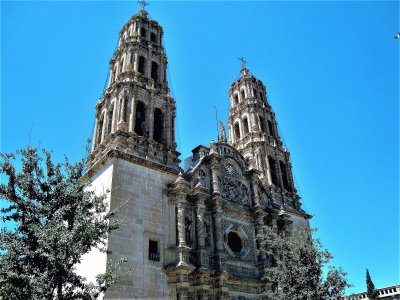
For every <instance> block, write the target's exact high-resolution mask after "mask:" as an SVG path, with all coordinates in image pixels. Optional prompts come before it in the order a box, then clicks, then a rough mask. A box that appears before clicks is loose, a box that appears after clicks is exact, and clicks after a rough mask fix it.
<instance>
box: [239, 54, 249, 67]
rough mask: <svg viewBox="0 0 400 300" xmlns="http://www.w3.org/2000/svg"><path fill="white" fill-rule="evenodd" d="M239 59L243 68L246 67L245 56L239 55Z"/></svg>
mask: <svg viewBox="0 0 400 300" xmlns="http://www.w3.org/2000/svg"><path fill="white" fill-rule="evenodd" d="M238 60H240V65H241V66H242V69H244V68H246V64H247V61H245V60H244V58H243V56H242V57H239V58H238Z"/></svg>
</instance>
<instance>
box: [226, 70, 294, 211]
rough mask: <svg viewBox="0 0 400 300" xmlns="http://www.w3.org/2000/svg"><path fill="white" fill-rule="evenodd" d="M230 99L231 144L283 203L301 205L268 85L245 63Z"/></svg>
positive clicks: (229, 124) (229, 126)
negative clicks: (252, 73) (256, 76)
mask: <svg viewBox="0 0 400 300" xmlns="http://www.w3.org/2000/svg"><path fill="white" fill-rule="evenodd" d="M229 97H230V110H229V116H228V128H229V134H230V144H231V145H232V146H233V147H235V148H236V149H237V150H238V151H239V152H240V153H241V154H242V155H243V157H244V159H245V161H246V162H247V164H248V165H249V167H250V168H253V169H256V170H258V171H259V172H260V173H259V177H260V179H261V181H262V182H263V184H264V185H265V186H266V187H270V188H271V189H272V191H273V194H274V195H275V197H276V198H279V199H280V202H282V204H288V203H287V202H293V203H292V204H293V205H294V206H298V205H300V202H299V199H300V198H299V197H298V196H297V194H296V189H295V187H294V181H293V177H292V165H291V163H290V153H289V152H288V151H287V150H286V148H284V147H283V146H282V145H283V144H282V141H281V138H280V136H279V132H278V127H277V122H276V119H275V113H274V112H273V111H272V108H271V106H270V105H269V103H268V98H267V90H266V87H265V85H264V84H263V83H262V81H261V80H259V79H257V78H255V77H254V76H252V75H251V74H250V72H249V69H248V68H247V67H246V66H245V65H244V64H242V69H241V71H240V78H239V79H238V80H236V81H235V82H233V83H232V84H231V86H230V88H229Z"/></svg>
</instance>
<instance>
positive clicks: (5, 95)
mask: <svg viewBox="0 0 400 300" xmlns="http://www.w3.org/2000/svg"><path fill="white" fill-rule="evenodd" d="M137 11H138V5H137V4H136V3H135V2H130V1H129V2H94V1H91V2H81V1H74V2H58V1H54V2H20V1H17V2H14V1H10V2H7V1H3V2H1V151H2V152H10V151H14V150H15V149H17V148H20V147H24V146H26V145H27V144H28V143H30V144H32V145H36V146H38V145H41V146H43V147H46V148H48V149H52V150H53V152H54V155H55V157H56V158H58V159H61V157H62V155H63V154H66V155H67V156H68V157H69V158H70V159H71V160H77V159H79V158H80V157H82V156H83V155H84V154H85V150H84V146H85V143H86V142H85V141H86V138H88V137H91V136H92V131H93V121H94V105H95V103H96V101H97V99H98V97H100V95H101V92H102V90H103V87H104V83H105V80H106V77H107V73H108V62H109V60H110V58H111V56H112V54H113V51H114V50H115V48H116V44H117V38H118V31H119V29H120V28H121V27H122V25H123V24H125V22H126V21H127V20H128V19H129V18H130V16H131V15H132V14H133V13H136V12H137ZM148 11H149V14H150V16H151V17H152V18H153V19H155V20H157V21H158V22H159V23H160V24H161V25H162V26H163V27H164V31H165V35H164V45H165V47H166V50H167V55H168V59H169V83H170V88H171V91H172V93H173V96H174V97H175V98H176V101H177V107H178V111H177V130H176V133H177V136H176V138H177V142H178V147H179V150H180V151H181V152H182V156H181V159H182V160H183V159H184V158H185V157H187V156H189V155H190V153H191V152H190V151H191V149H193V148H194V147H195V146H197V145H198V144H205V145H208V144H209V142H210V140H211V139H215V138H216V131H215V107H217V109H218V115H219V117H220V119H221V120H223V121H224V120H226V118H227V114H228V109H229V100H228V88H229V86H230V84H231V83H232V82H233V81H234V80H235V79H237V77H238V76H239V69H240V64H239V62H238V60H237V58H238V57H240V56H244V57H245V59H246V60H247V61H248V67H249V68H250V71H251V72H252V74H254V75H255V76H256V77H257V78H259V79H261V80H262V81H263V82H264V83H265V84H266V86H267V90H268V95H269V101H270V104H271V105H272V107H273V109H274V111H275V113H276V116H277V120H278V123H279V129H280V133H281V136H282V137H283V139H284V142H285V143H286V145H287V147H288V149H289V151H290V152H291V154H292V156H291V157H292V163H293V170H294V175H295V178H296V186H297V188H298V190H299V192H300V195H301V196H302V201H303V203H304V205H303V207H304V208H306V209H307V211H308V212H309V213H310V214H313V215H315V216H314V218H313V219H312V221H311V224H312V226H314V227H318V228H319V231H318V236H319V237H320V238H321V240H322V242H323V244H324V245H325V246H326V247H327V248H328V249H329V250H330V251H331V252H332V254H333V255H334V256H335V259H334V264H335V265H338V266H342V267H343V268H344V269H345V270H346V271H347V272H348V273H349V275H348V277H349V279H350V281H351V282H352V283H353V284H354V288H352V289H349V292H358V291H363V290H365V268H366V267H368V268H369V270H370V273H371V276H372V278H373V280H374V283H375V285H376V286H378V287H383V286H387V285H392V284H396V283H397V284H398V283H399V282H400V279H399V222H398V221H399V205H398V200H399V184H398V183H399V174H398V171H399V155H398V153H399V143H398V142H399V123H398V121H399V118H398V112H399V106H398V99H399V41H398V40H395V39H393V36H394V35H395V34H396V33H397V32H398V31H399V2H397V1H396V2H395V1H393V2H378V1H376V2H373V1H367V2H361V1H355V2H345V1H338V2H328V1H326V2H325V1H318V2H311V1H304V2H303V1H294V2H286V1H283V2H271V1H265V2H261V1H257V2H227V1H226V2H151V4H150V6H149V7H148Z"/></svg>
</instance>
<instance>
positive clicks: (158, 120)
mask: <svg viewBox="0 0 400 300" xmlns="http://www.w3.org/2000/svg"><path fill="white" fill-rule="evenodd" d="M163 123H164V116H163V113H162V111H161V109H159V108H156V109H155V110H154V133H153V140H155V141H156V142H158V143H161V142H162V138H163V127H164V126H163V125H164V124H163Z"/></svg>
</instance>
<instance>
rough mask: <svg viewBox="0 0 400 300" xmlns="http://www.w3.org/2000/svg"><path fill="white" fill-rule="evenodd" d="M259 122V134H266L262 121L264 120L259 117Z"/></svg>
mask: <svg viewBox="0 0 400 300" xmlns="http://www.w3.org/2000/svg"><path fill="white" fill-rule="evenodd" d="M259 120H260V130H261V132H263V133H266V131H265V121H264V118H263V117H261V116H260V117H259Z"/></svg>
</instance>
